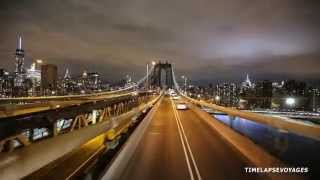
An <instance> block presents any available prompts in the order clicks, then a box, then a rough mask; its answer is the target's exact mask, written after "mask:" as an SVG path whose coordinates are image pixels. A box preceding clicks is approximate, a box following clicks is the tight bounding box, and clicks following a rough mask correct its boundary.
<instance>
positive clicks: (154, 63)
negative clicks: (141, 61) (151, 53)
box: [146, 61, 156, 90]
mask: <svg viewBox="0 0 320 180" xmlns="http://www.w3.org/2000/svg"><path fill="white" fill-rule="evenodd" d="M151 65H152V66H155V65H156V62H155V61H152V62H151ZM146 84H147V90H149V62H147V83H146Z"/></svg>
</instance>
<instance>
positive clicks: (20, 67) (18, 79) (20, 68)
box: [14, 35, 26, 94]
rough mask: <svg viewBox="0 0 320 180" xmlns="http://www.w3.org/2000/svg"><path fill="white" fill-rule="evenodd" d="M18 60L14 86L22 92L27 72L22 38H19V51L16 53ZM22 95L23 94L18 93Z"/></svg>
mask: <svg viewBox="0 0 320 180" xmlns="http://www.w3.org/2000/svg"><path fill="white" fill-rule="evenodd" d="M15 58H16V62H15V65H16V69H15V78H14V86H15V87H16V88H17V91H21V90H22V89H23V86H24V81H25V79H26V71H25V69H24V50H23V49H22V37H21V36H20V35H19V36H18V43H17V49H16V53H15ZM17 93H18V94H20V93H21V92H17Z"/></svg>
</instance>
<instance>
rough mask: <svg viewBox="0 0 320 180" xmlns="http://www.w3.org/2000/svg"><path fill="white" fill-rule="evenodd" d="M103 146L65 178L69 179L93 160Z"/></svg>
mask: <svg viewBox="0 0 320 180" xmlns="http://www.w3.org/2000/svg"><path fill="white" fill-rule="evenodd" d="M103 148H104V146H100V147H99V148H98V150H97V151H96V152H94V153H93V154H92V155H91V156H90V157H89V158H88V159H87V160H85V161H84V162H83V163H81V165H80V166H78V167H77V169H76V170H74V171H72V173H71V174H69V176H68V177H66V179H67V180H69V179H71V178H72V177H73V176H74V175H75V174H76V173H77V172H78V171H79V170H80V169H81V168H83V167H84V166H85V165H86V164H87V163H88V162H89V161H90V160H91V159H92V158H94V157H95V156H96V155H97V154H98V153H99V152H101V150H103Z"/></svg>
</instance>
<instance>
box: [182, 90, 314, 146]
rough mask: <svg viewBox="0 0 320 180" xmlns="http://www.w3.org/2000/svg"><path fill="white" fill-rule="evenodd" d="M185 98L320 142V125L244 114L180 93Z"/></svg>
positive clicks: (249, 113)
mask: <svg viewBox="0 0 320 180" xmlns="http://www.w3.org/2000/svg"><path fill="white" fill-rule="evenodd" d="M179 93H180V94H181V95H182V96H183V97H184V98H186V99H188V100H189V101H191V102H192V103H195V104H198V105H202V106H206V107H208V108H212V109H214V110H217V111H221V112H224V113H227V114H228V115H229V116H235V117H241V118H244V119H248V120H250V121H254V122H257V123H260V124H265V125H268V126H271V127H273V128H276V129H281V130H285V131H288V132H291V133H294V134H298V135H300V136H305V137H309V138H312V139H315V140H318V141H319V140H320V126H319V125H311V124H306V123H303V122H299V121H295V120H285V119H281V118H276V117H271V116H266V115H262V114H256V113H252V112H243V111H239V110H236V109H232V108H227V107H223V106H218V105H216V104H211V103H207V102H204V101H201V100H196V99H193V98H190V97H188V96H186V95H185V94H183V93H181V92H179Z"/></svg>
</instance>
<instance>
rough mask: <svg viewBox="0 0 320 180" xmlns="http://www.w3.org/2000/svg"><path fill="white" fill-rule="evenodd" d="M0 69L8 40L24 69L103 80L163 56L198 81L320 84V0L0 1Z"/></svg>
mask: <svg viewBox="0 0 320 180" xmlns="http://www.w3.org/2000/svg"><path fill="white" fill-rule="evenodd" d="M0 4H1V7H0V23H1V28H0V61H1V64H0V66H1V67H4V68H6V69H8V70H11V71H13V69H14V56H13V54H14V52H15V47H16V36H17V34H19V33H20V34H22V36H23V47H24V49H25V50H26V65H28V66H29V65H30V63H31V60H32V59H43V60H45V61H46V62H47V63H53V64H57V65H58V67H59V72H60V73H61V74H63V72H64V71H65V68H66V67H68V68H70V70H71V74H73V75H75V74H79V73H80V72H82V71H83V70H85V69H86V70H88V71H96V72H99V73H101V74H102V75H103V76H104V79H106V80H112V79H120V78H122V77H124V75H125V74H133V75H134V76H135V77H136V78H138V77H141V76H142V75H143V73H145V66H146V63H147V62H148V61H151V60H159V59H162V60H165V59H167V60H169V61H171V62H173V63H174V64H175V67H176V69H177V70H176V71H178V73H179V74H185V75H186V76H188V77H189V78H190V79H192V80H193V81H197V82H203V83H207V82H220V81H225V80H227V81H239V80H242V79H244V78H245V74H246V73H249V74H250V75H251V76H252V77H253V79H254V80H262V79H271V80H273V79H274V80H281V79H299V80H306V81H315V80H320V78H319V77H320V2H319V0H81V1H80V0H49V1H44V0H1V3H0Z"/></svg>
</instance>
